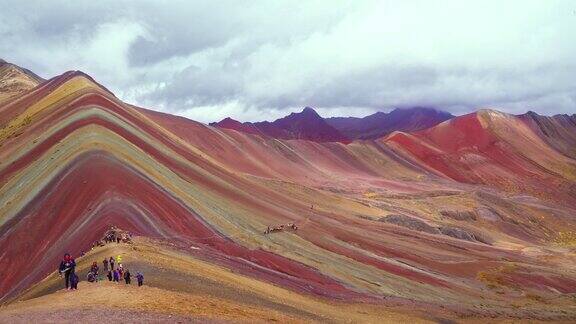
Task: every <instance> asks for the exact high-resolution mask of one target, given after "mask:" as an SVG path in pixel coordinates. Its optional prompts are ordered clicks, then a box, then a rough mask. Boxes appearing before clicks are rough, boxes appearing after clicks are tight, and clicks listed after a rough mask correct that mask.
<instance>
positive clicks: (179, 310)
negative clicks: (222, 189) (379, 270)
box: [0, 238, 438, 323]
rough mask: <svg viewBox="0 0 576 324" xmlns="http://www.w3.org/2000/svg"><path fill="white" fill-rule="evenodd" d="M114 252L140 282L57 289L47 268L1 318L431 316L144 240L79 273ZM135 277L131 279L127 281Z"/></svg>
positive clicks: (91, 257)
mask: <svg viewBox="0 0 576 324" xmlns="http://www.w3.org/2000/svg"><path fill="white" fill-rule="evenodd" d="M117 255H121V256H122V259H123V264H124V266H125V267H126V268H129V269H131V272H132V273H133V274H135V273H136V271H143V273H144V275H145V285H144V286H142V287H138V286H137V285H135V284H134V283H133V284H132V285H126V284H124V283H120V284H116V283H112V282H109V281H107V280H103V281H100V282H97V283H88V282H86V281H81V282H80V284H79V286H78V288H79V289H78V290H77V291H66V290H63V289H61V288H62V279H60V278H59V277H58V276H57V275H56V274H55V273H53V274H51V275H50V276H48V277H47V278H46V279H45V280H43V281H42V282H40V283H39V284H37V285H36V286H34V287H32V288H31V289H30V290H28V291H26V292H25V293H24V294H23V295H22V296H21V297H20V298H19V300H17V301H14V302H12V303H11V304H9V305H7V306H4V307H2V308H0V323H4V322H27V323H30V322H72V321H83V322H101V320H100V319H101V318H103V317H109V316H113V317H112V318H122V319H123V320H124V319H127V320H128V321H134V322H165V321H168V322H195V321H202V322H205V321H233V322H261V321H272V322H282V323H293V322H347V323H360V322H361V323H382V322H395V323H399V322H402V323H406V322H415V323H419V322H431V321H438V319H437V317H433V318H428V317H429V316H430V315H427V314H423V313H422V312H421V311H419V310H413V309H406V308H399V309H392V308H390V307H383V306H381V305H370V304H343V303H336V302H332V301H327V300H323V299H318V298H315V297H311V296H305V295H301V294H298V293H295V292H293V291H289V290H287V289H284V288H281V287H277V286H274V285H272V284H269V283H265V282H262V281H258V280H256V279H253V278H249V277H246V276H242V275H239V274H237V273H234V272H232V271H231V270H229V269H226V268H223V267H219V266H216V265H213V264H210V263H208V262H204V261H201V260H198V259H195V258H193V257H191V256H190V255H187V254H185V253H182V252H180V251H177V250H174V249H170V248H168V247H167V246H165V245H162V244H158V242H154V241H151V240H148V239H143V238H137V239H136V240H135V243H134V244H108V245H107V246H105V247H100V248H96V249H94V250H93V251H91V252H90V253H88V254H87V255H86V256H84V257H82V258H79V259H77V263H78V267H77V273H78V274H79V276H80V277H81V279H83V278H82V277H83V275H84V274H85V273H86V272H87V269H88V267H89V265H90V264H91V263H92V262H93V261H98V263H99V265H100V266H101V260H103V259H104V258H105V257H110V256H117ZM133 282H135V280H133Z"/></svg>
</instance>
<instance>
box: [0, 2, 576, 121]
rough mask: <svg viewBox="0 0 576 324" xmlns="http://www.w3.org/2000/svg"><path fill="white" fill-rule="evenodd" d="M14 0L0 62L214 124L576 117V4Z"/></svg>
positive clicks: (1, 27)
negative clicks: (496, 112)
mask: <svg viewBox="0 0 576 324" xmlns="http://www.w3.org/2000/svg"><path fill="white" fill-rule="evenodd" d="M0 1H1V4H0V7H1V8H0V58H4V59H5V60H7V61H10V62H13V63H16V64H18V65H21V66H24V67H27V68H29V69H31V70H33V71H34V72H36V73H38V74H39V75H41V76H42V77H45V78H49V77H52V76H55V75H58V74H61V73H63V72H65V71H67V70H82V71H84V72H86V73H88V74H90V75H92V76H93V77H94V78H95V79H96V80H97V81H99V82H100V83H102V84H103V85H104V86H106V87H108V88H109V89H110V90H112V91H113V92H115V93H116V95H117V96H119V97H120V98H122V99H124V100H126V101H128V102H130V103H134V104H137V105H141V106H144V107H147V108H151V109H154V110H160V111H165V112H170V113H174V114H178V115H183V116H186V117H190V118H192V119H195V120H199V121H202V122H210V121H215V120H220V119H222V118H224V117H226V116H232V117H233V118H236V119H238V120H241V121H248V120H263V119H268V120H271V119H275V118H277V117H280V116H283V115H285V114H287V113H289V112H292V111H296V110H301V109H302V107H304V106H312V107H315V108H317V110H318V111H319V112H320V114H321V115H323V116H335V115H353V116H363V115H366V114H369V113H371V112H375V111H388V110H390V109H391V108H393V107H410V106H430V107H436V108H439V109H443V110H446V111H450V112H452V113H455V114H462V113H465V112H469V111H472V110H476V109H478V108H480V107H491V108H496V109H500V110H503V111H507V112H511V113H522V112H525V111H527V110H534V111H537V112H540V113H546V114H555V113H575V112H576V1H570V0H568V1H554V0H542V1H527V0H521V1H514V0H505V1H501V0H499V1H486V0H483V1H462V0H459V1H433V0H423V1H407V0H398V1H361V0H355V1H337V0H326V1H310V0H306V1H297V0H293V1H278V0H274V1H269V0H260V1H240V0H235V1H212V0H211V1H177V0H171V1H143V0H138V1H118V0H114V1H102V0H99V1H85V2H83V1H22V0H15V1H12V0H0Z"/></svg>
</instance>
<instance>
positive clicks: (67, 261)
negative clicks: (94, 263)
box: [58, 253, 76, 289]
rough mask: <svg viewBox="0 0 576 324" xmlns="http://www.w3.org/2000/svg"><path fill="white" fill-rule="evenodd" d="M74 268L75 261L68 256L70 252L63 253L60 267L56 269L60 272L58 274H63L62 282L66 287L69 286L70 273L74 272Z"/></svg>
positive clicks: (68, 287)
mask: <svg viewBox="0 0 576 324" xmlns="http://www.w3.org/2000/svg"><path fill="white" fill-rule="evenodd" d="M75 269H76V262H75V261H74V259H72V257H71V256H70V253H66V254H64V259H63V260H62V261H61V262H60V267H59V268H58V271H59V272H60V276H62V275H64V284H65V286H66V289H71V288H70V275H72V274H74V272H75Z"/></svg>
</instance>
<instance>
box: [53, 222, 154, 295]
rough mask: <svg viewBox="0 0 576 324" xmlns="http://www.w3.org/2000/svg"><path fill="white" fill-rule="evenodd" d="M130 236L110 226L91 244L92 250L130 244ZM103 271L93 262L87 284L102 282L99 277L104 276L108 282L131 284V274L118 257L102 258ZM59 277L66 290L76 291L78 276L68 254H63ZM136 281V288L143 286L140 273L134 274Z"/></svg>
mask: <svg viewBox="0 0 576 324" xmlns="http://www.w3.org/2000/svg"><path fill="white" fill-rule="evenodd" d="M131 241H132V234H131V233H130V232H125V231H121V230H120V229H118V228H117V227H115V226H111V227H110V229H109V230H107V231H106V233H105V234H104V237H103V239H102V240H98V241H95V242H94V243H93V244H92V249H94V248H96V247H98V246H104V245H105V244H107V243H117V244H119V243H121V242H122V243H131ZM84 255H85V253H84V251H82V252H81V256H84ZM102 265H103V271H102V273H101V272H100V267H98V262H93V263H92V266H91V267H90V271H89V272H88V274H87V275H86V280H87V281H88V282H97V281H99V280H103V277H100V276H101V275H104V274H105V275H106V277H107V278H108V280H109V281H112V282H116V283H119V282H120V281H122V280H124V282H125V283H126V284H127V285H129V284H131V283H132V274H131V273H130V270H128V269H127V268H124V265H123V264H122V257H121V256H120V255H118V256H117V257H116V258H113V257H110V258H104V260H103V261H102ZM58 271H59V273H60V276H61V277H63V278H64V284H65V286H66V289H78V281H79V278H78V275H77V274H76V261H75V260H74V259H73V258H72V257H71V255H70V254H69V253H66V254H64V258H63V259H62V262H60V266H59V268H58ZM136 279H137V281H138V286H142V285H143V284H144V275H143V274H142V273H141V272H137V273H136Z"/></svg>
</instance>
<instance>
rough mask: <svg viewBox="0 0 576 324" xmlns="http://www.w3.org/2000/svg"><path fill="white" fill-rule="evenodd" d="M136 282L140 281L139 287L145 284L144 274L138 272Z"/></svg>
mask: <svg viewBox="0 0 576 324" xmlns="http://www.w3.org/2000/svg"><path fill="white" fill-rule="evenodd" d="M136 280H138V287H140V286H142V285H143V284H144V275H143V274H142V272H140V271H138V272H136Z"/></svg>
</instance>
